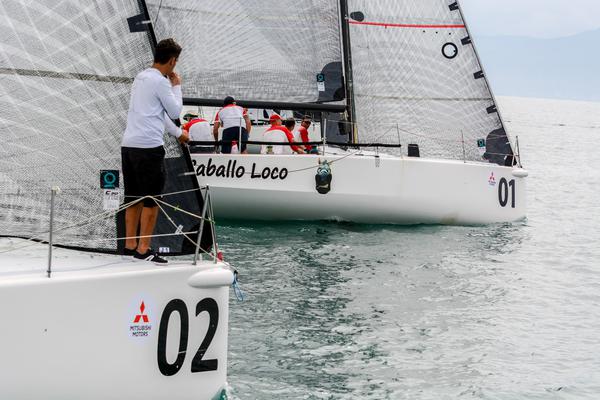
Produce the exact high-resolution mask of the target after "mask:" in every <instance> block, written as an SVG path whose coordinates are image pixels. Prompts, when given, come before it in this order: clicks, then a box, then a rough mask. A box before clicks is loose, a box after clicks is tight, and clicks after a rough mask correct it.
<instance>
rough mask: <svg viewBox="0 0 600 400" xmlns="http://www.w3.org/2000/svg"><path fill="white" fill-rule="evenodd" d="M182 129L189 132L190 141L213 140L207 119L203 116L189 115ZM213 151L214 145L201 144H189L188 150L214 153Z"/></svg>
mask: <svg viewBox="0 0 600 400" xmlns="http://www.w3.org/2000/svg"><path fill="white" fill-rule="evenodd" d="M188 115H189V114H188ZM186 116H187V115H186ZM184 119H185V117H184ZM183 129H184V130H186V131H188V132H189V135H190V140H191V141H192V142H212V141H214V136H213V135H212V131H211V128H210V124H209V123H208V121H207V120H205V119H204V118H199V117H198V116H197V115H190V118H189V120H188V122H187V123H186V124H185V125H184V126H183ZM214 151H215V146H214V145H213V146H210V145H206V144H202V145H194V146H190V152H192V153H214Z"/></svg>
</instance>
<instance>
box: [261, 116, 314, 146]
mask: <svg viewBox="0 0 600 400" xmlns="http://www.w3.org/2000/svg"><path fill="white" fill-rule="evenodd" d="M269 122H271V127H270V128H269V129H267V130H266V131H265V133H264V135H263V138H264V141H265V142H278V143H286V142H287V143H290V145H289V146H281V145H263V146H262V150H261V153H262V154H294V153H298V154H304V151H303V150H302V149H301V148H300V147H298V146H296V145H295V144H294V143H295V142H294V135H293V134H292V132H290V130H289V129H287V128H286V127H285V126H282V125H281V117H280V116H279V114H273V115H271V117H269Z"/></svg>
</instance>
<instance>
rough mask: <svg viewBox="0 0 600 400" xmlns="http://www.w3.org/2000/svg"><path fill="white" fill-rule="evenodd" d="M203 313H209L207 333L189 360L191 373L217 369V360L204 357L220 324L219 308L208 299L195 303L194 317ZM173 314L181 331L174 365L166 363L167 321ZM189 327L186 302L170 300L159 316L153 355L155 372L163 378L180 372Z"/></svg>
mask: <svg viewBox="0 0 600 400" xmlns="http://www.w3.org/2000/svg"><path fill="white" fill-rule="evenodd" d="M205 311H206V312H208V315H209V323H208V331H207V332H206V336H205V337H204V339H203V340H202V344H200V348H199V349H198V351H196V354H195V356H194V358H193V359H192V372H206V371H216V370H217V369H218V368H219V360H217V359H212V360H204V359H203V357H204V354H205V353H206V351H207V350H208V346H210V343H211V342H212V340H213V338H214V337H215V332H216V331H217V324H218V323H219V306H218V304H217V302H216V301H215V300H214V299H211V298H210V297H207V298H205V299H203V300H201V301H200V302H198V304H196V316H198V315H200V314H201V313H202V312H205ZM174 312H176V313H177V314H179V320H180V321H181V331H180V332H179V349H178V351H177V358H176V359H175V361H174V362H173V363H169V361H168V360H167V332H168V330H169V318H170V317H171V314H173V313H174ZM189 326H190V318H189V315H188V311H187V306H186V305H185V302H184V301H183V300H180V299H173V300H171V301H170V302H169V303H168V304H167V306H166V307H165V309H164V311H163V313H162V316H161V318H160V327H159V329H158V348H157V354H156V356H157V362H158V369H159V370H160V372H161V373H162V374H163V375H165V376H172V375H175V374H176V373H178V372H179V371H180V370H181V367H182V366H183V362H184V361H185V354H186V351H187V344H188V335H189Z"/></svg>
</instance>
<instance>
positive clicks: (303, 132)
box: [298, 115, 316, 153]
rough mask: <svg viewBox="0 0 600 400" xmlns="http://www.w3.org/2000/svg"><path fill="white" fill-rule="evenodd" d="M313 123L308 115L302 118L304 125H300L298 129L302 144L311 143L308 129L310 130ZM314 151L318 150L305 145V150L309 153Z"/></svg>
mask: <svg viewBox="0 0 600 400" xmlns="http://www.w3.org/2000/svg"><path fill="white" fill-rule="evenodd" d="M311 123H312V121H311V119H310V117H309V116H308V115H305V116H304V117H303V118H302V124H300V128H298V133H299V134H300V140H301V141H302V142H310V139H309V137H308V128H310V124H311ZM313 149H314V150H316V148H315V147H313V146H311V145H310V144H305V145H304V150H306V152H307V153H311V152H312V151H313Z"/></svg>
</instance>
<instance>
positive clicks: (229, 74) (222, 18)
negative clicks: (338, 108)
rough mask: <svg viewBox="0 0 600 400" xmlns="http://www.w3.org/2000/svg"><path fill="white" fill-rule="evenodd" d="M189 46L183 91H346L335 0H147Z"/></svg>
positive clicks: (297, 98) (195, 94)
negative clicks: (344, 88)
mask: <svg viewBox="0 0 600 400" xmlns="http://www.w3.org/2000/svg"><path fill="white" fill-rule="evenodd" d="M147 4H148V9H149V12H150V17H151V19H152V21H153V22H155V23H154V27H155V31H156V34H157V36H158V37H174V38H176V40H177V41H178V42H179V43H181V45H182V46H183V53H182V55H181V59H180V62H179V64H178V68H179V70H180V72H181V73H182V77H183V80H184V97H190V98H201V99H213V100H214V99H223V98H224V97H225V96H234V97H235V98H236V99H238V100H240V99H242V100H257V101H274V102H297V103H312V102H317V101H321V102H325V101H333V100H341V99H343V96H344V90H343V83H342V82H343V78H342V75H343V74H342V63H341V60H342V56H341V49H340V30H339V27H340V23H339V15H340V14H339V8H338V2H337V1H336V0H303V1H302V2H300V3H299V2H298V1H296V0H230V1H222V0H203V1H197V0H149V1H147ZM318 75H319V76H318Z"/></svg>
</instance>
